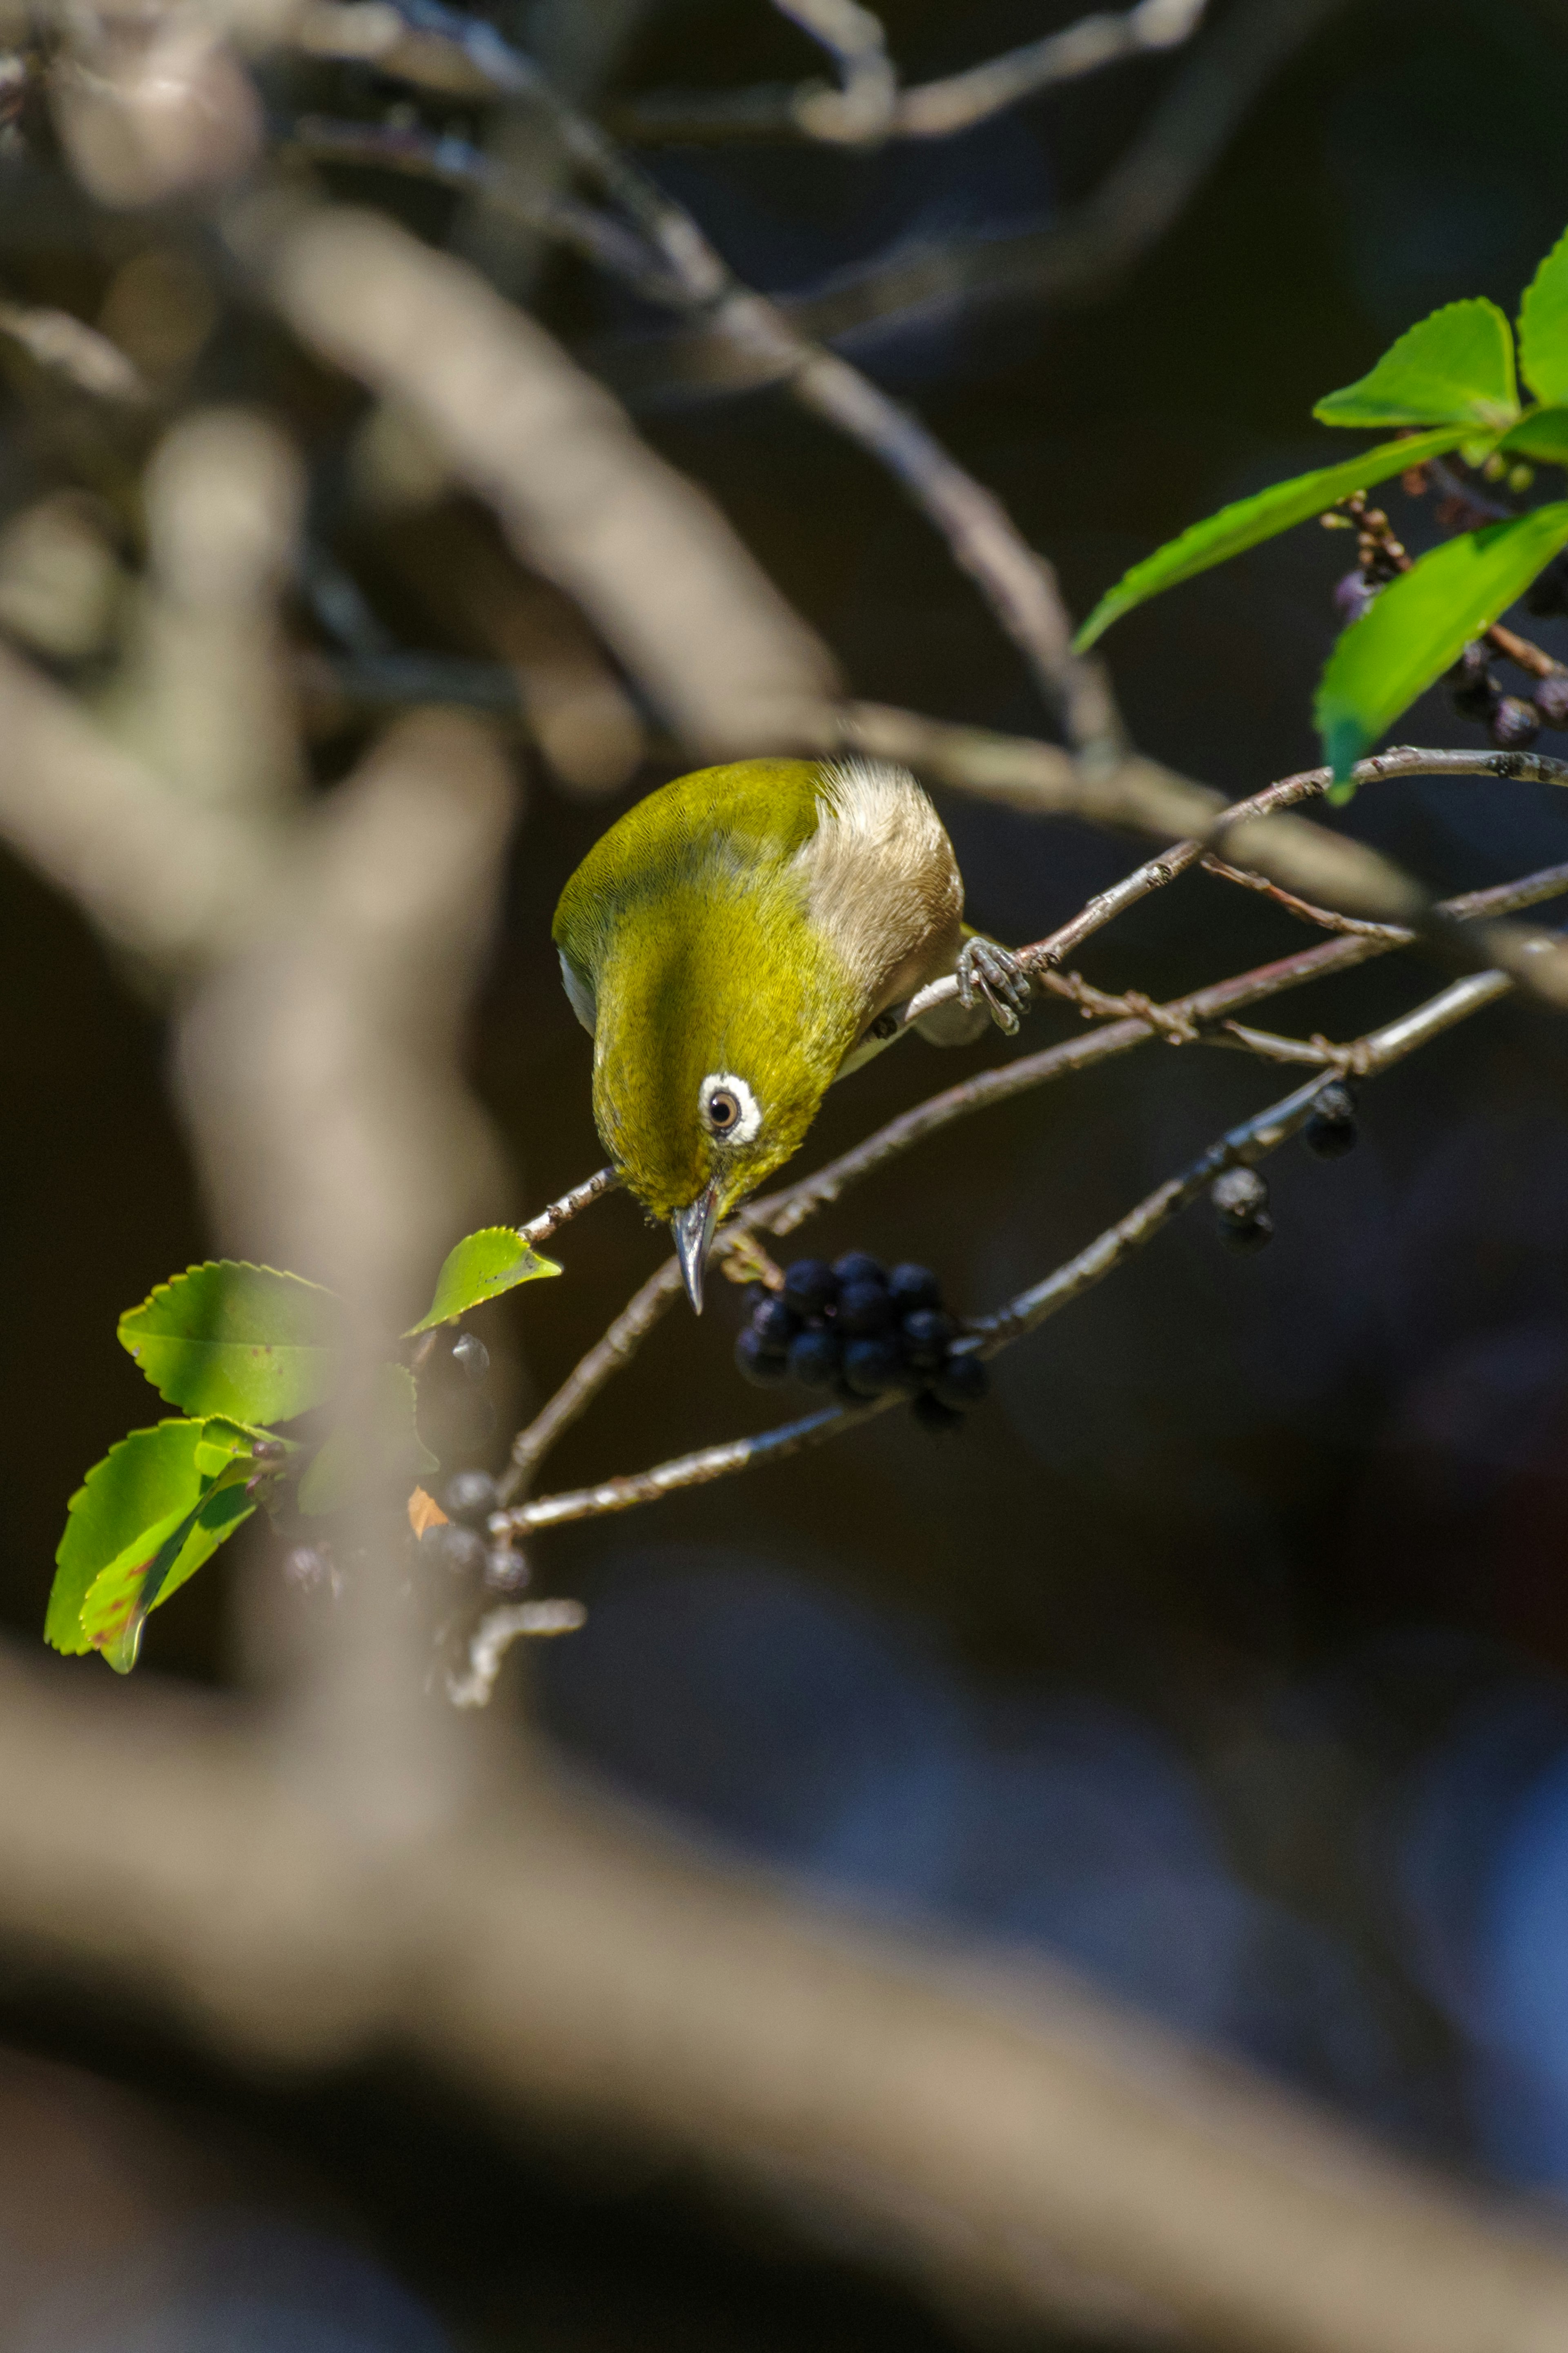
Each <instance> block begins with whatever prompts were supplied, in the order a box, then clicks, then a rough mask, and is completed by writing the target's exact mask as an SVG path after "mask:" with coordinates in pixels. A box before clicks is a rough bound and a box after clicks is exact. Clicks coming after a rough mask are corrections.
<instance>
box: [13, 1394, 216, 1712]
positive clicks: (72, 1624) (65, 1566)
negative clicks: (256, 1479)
mask: <svg viewBox="0 0 1568 2353" xmlns="http://www.w3.org/2000/svg"><path fill="white" fill-rule="evenodd" d="M253 1442H254V1433H252V1432H250V1431H248V1430H242V1429H240V1428H238V1427H237V1425H236V1424H234V1423H231V1422H225V1421H221V1420H216V1419H208V1420H203V1421H161V1422H159V1423H158V1424H157V1425H156V1427H155V1428H153V1429H152V1430H132V1432H131V1434H130V1436H129V1437H128V1438H122V1439H121V1441H120V1443H119V1444H118V1446H111V1447H110V1450H109V1452H108V1453H107V1454H106V1455H105V1456H104V1458H103V1461H101V1462H97V1463H94V1465H93V1467H92V1469H91V1470H90V1471H89V1472H88V1474H87V1478H86V1480H85V1481H84V1482H83V1484H82V1485H81V1486H80V1487H79V1489H78V1490H77V1493H75V1494H74V1495H73V1496H72V1497H71V1499H70V1503H69V1504H68V1507H67V1514H66V1531H65V1534H64V1535H63V1536H62V1537H61V1538H60V1544H59V1549H58V1552H57V1553H56V1555H55V1560H56V1564H57V1566H56V1571H55V1581H54V1585H53V1587H52V1588H51V1590H50V1593H49V1606H48V1614H47V1618H46V1620H45V1624H44V1635H45V1639H46V1641H49V1642H52V1643H53V1645H54V1647H55V1649H56V1650H57V1651H68V1652H76V1651H89V1650H98V1649H101V1650H103V1651H105V1652H106V1654H108V1655H109V1656H110V1663H111V1664H112V1665H115V1666H117V1667H119V1669H120V1671H121V1672H122V1673H123V1672H126V1671H127V1669H129V1667H130V1666H132V1664H133V1663H134V1661H135V1655H136V1648H137V1645H138V1644H139V1642H140V1639H141V1630H142V1621H143V1620H144V1619H145V1618H146V1615H147V1612H148V1610H149V1609H153V1607H154V1606H155V1605H156V1604H157V1603H158V1602H160V1601H166V1600H167V1599H168V1598H169V1596H170V1594H171V1593H173V1592H174V1591H175V1589H176V1588H178V1587H179V1586H182V1585H183V1584H184V1582H185V1579H186V1578H187V1577H190V1576H191V1575H192V1574H193V1573H194V1572H195V1570H196V1569H198V1568H199V1567H201V1565H202V1563H203V1561H204V1560H205V1559H207V1558H208V1556H210V1555H211V1554H212V1553H214V1552H215V1551H216V1549H217V1546H219V1545H220V1544H222V1542H223V1540H224V1538H225V1537H226V1536H227V1535H232V1534H233V1532H234V1529H235V1528H236V1527H237V1526H238V1525H239V1522H240V1520H241V1519H243V1518H245V1517H247V1516H248V1514H249V1513H250V1511H251V1510H253V1509H254V1505H253V1504H251V1502H250V1500H249V1498H248V1497H247V1495H246V1493H245V1492H244V1487H243V1484H242V1483H240V1482H243V1480H244V1479H245V1478H247V1476H248V1475H249V1472H250V1466H251V1448H252V1444H253ZM219 1481H223V1482H225V1483H224V1485H223V1486H221V1487H220V1486H219V1483H218V1482H219ZM228 1482H233V1483H228ZM230 1498H236V1499H237V1500H236V1501H231V1500H230Z"/></svg>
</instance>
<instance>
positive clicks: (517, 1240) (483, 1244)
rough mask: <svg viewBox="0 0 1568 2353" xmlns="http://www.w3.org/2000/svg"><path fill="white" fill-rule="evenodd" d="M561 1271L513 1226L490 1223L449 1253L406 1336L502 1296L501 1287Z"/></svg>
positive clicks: (512, 1286)
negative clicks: (431, 1294)
mask: <svg viewBox="0 0 1568 2353" xmlns="http://www.w3.org/2000/svg"><path fill="white" fill-rule="evenodd" d="M560 1271H561V1269H560V1268H559V1267H558V1266H557V1264H556V1263H555V1261H554V1260H553V1259H552V1258H541V1257H540V1256H539V1253H538V1252H537V1251H536V1250H534V1249H533V1248H532V1246H531V1243H528V1242H525V1241H524V1240H523V1239H522V1236H521V1234H520V1233H519V1232H518V1230H517V1229H516V1227H515V1226H486V1227H485V1228H484V1229H483V1230H482V1231H481V1232H479V1233H477V1234H469V1235H468V1237H467V1239H466V1240H463V1241H460V1242H458V1245H457V1247H456V1249H455V1250H448V1251H447V1256H446V1259H445V1260H444V1261H443V1262H442V1267H441V1271H440V1273H439V1274H438V1275H437V1278H436V1296H435V1298H434V1299H433V1300H432V1301H431V1303H430V1306H429V1310H428V1312H427V1313H426V1314H424V1315H422V1316H421V1317H420V1319H419V1321H418V1323H417V1324H415V1325H414V1326H413V1328H412V1329H411V1330H410V1331H407V1332H405V1334H404V1335H403V1336H404V1338H405V1340H412V1339H413V1338H415V1336H416V1335H417V1334H418V1333H420V1332H428V1331H429V1330H430V1329H431V1328H432V1326H433V1325H435V1324H449V1323H451V1321H452V1319H453V1317H454V1316H456V1315H461V1314H465V1313H466V1311H467V1310H468V1308H470V1307H478V1306H479V1305H480V1304H481V1303H482V1302H483V1301H485V1300H487V1299H499V1297H500V1294H501V1293H502V1292H503V1291H512V1290H515V1288H516V1287H517V1285H518V1284H519V1283H520V1282H535V1281H536V1280H537V1279H538V1277H539V1276H540V1275H542V1274H559V1273H560Z"/></svg>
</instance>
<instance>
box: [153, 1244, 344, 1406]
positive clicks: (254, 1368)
mask: <svg viewBox="0 0 1568 2353" xmlns="http://www.w3.org/2000/svg"><path fill="white" fill-rule="evenodd" d="M119 1336H120V1344H121V1347H123V1348H126V1349H128V1350H129V1351H130V1353H131V1355H132V1356H134V1357H135V1359H136V1362H137V1364H138V1365H139V1366H141V1368H142V1372H143V1373H144V1374H145V1375H146V1377H147V1378H148V1379H149V1380H150V1381H151V1382H152V1384H153V1388H155V1389H156V1390H157V1392H158V1394H159V1396H160V1397H163V1398H168V1400H169V1402H170V1404H171V1405H177V1406H183V1407H184V1409H185V1411H186V1412H187V1413H194V1414H215V1413H218V1414H229V1415H232V1416H233V1417H234V1418H235V1419H237V1420H240V1421H248V1422H273V1421H289V1420H290V1419H292V1418H293V1416H294V1415H295V1414H297V1413H304V1412H306V1411H307V1410H308V1409H310V1407H311V1406H314V1405H320V1404H321V1402H322V1400H323V1399H324V1398H327V1397H329V1396H330V1395H331V1390H332V1388H333V1386H334V1382H335V1380H336V1377H337V1368H338V1351H339V1348H340V1346H341V1343H342V1308H341V1304H340V1303H339V1301H338V1299H337V1298H336V1296H335V1295H334V1293H331V1292H330V1291H325V1290H323V1289H322V1288H321V1284H320V1283H317V1282H305V1281H304V1280H303V1278H302V1277H301V1276H300V1275H297V1274H280V1273H279V1272H278V1271H276V1270H275V1269H274V1268H272V1267H269V1266H247V1265H246V1264H244V1263H243V1262H241V1261H238V1260H235V1259H211V1260H208V1261H207V1262H206V1264H205V1265H204V1266H193V1267H188V1268H187V1269H186V1271H185V1272H184V1274H177V1275H175V1276H174V1278H173V1279H172V1281H170V1282H163V1283H160V1284H159V1286H158V1288H157V1290H156V1291H154V1292H153V1293H152V1295H151V1297H150V1298H147V1299H144V1300H143V1301H142V1304H141V1306H140V1307H132V1308H131V1309H130V1310H129V1311H128V1312H127V1313H126V1314H124V1315H122V1316H121V1319H120V1330H119Z"/></svg>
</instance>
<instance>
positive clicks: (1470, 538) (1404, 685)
mask: <svg viewBox="0 0 1568 2353" xmlns="http://www.w3.org/2000/svg"><path fill="white" fill-rule="evenodd" d="M1564 546H1568V500H1563V501H1558V502H1557V504H1555V505H1553V506H1546V507H1537V508H1536V509H1535V510H1534V512H1533V513H1531V514H1527V515H1521V516H1519V517H1518V518H1517V519H1516V520H1515V521H1514V522H1494V523H1489V524H1488V525H1487V527H1486V529H1485V530H1484V531H1472V532H1467V533H1465V534H1464V536H1463V537H1462V538H1459V539H1451V540H1449V541H1448V542H1447V545H1446V546H1443V547H1435V548H1433V549H1432V550H1431V552H1430V554H1426V555H1424V556H1422V557H1421V559H1420V561H1419V562H1418V563H1417V564H1415V565H1413V566H1412V568H1411V569H1410V571H1408V572H1406V573H1405V574H1403V575H1402V576H1401V577H1400V578H1399V579H1397V580H1394V581H1393V582H1391V583H1390V585H1389V586H1387V587H1386V588H1384V590H1383V591H1382V593H1381V595H1380V596H1378V597H1377V599H1376V601H1375V602H1374V603H1373V606H1372V607H1371V609H1370V610H1369V611H1368V612H1366V613H1364V614H1363V616H1362V617H1361V619H1360V620H1359V621H1353V622H1352V624H1351V626H1350V628H1348V629H1346V630H1345V632H1344V634H1343V636H1342V638H1340V640H1339V642H1338V644H1337V645H1336V646H1335V648H1334V649H1333V652H1332V653H1331V655H1330V657H1329V661H1328V667H1327V669H1326V670H1324V672H1323V676H1322V681H1321V684H1320V686H1319V688H1318V698H1317V702H1316V705H1315V716H1316V718H1317V722H1318V727H1319V731H1320V733H1321V735H1322V738H1323V748H1324V751H1325V753H1326V754H1327V756H1328V758H1329V760H1330V762H1331V765H1332V767H1333V772H1334V779H1335V783H1336V784H1342V782H1343V781H1344V779H1345V778H1346V777H1347V776H1349V774H1350V771H1351V769H1352V767H1353V766H1354V765H1355V763H1356V762H1357V760H1359V759H1360V758H1361V757H1362V756H1363V754H1364V753H1366V752H1369V751H1370V750H1371V749H1372V746H1373V744H1375V743H1376V741H1377V739H1378V737H1379V736H1380V735H1381V734H1382V733H1383V732H1384V728H1386V727H1391V726H1392V725H1393V723H1394V721H1395V720H1396V719H1397V718H1398V716H1399V714H1400V712H1402V711H1405V710H1407V709H1408V708H1409V706H1410V704H1411V703H1413V702H1415V698H1416V696H1417V695H1418V694H1424V693H1425V692H1426V689H1427V688H1428V687H1429V686H1430V685H1432V684H1433V682H1434V681H1436V679H1439V678H1441V677H1442V675H1443V672H1444V671H1445V670H1447V668H1448V667H1449V665H1450V663H1452V662H1454V661H1457V660H1458V657H1459V655H1460V653H1461V652H1462V651H1463V649H1465V647H1466V646H1468V644H1469V642H1470V640H1471V638H1478V637H1479V636H1480V635H1481V633H1482V631H1483V630H1485V629H1489V628H1490V627H1491V625H1492V623H1493V622H1494V621H1495V620H1496V619H1497V617H1498V616H1499V614H1500V613H1504V612H1506V611H1507V610H1508V607H1510V605H1511V604H1512V603H1513V601H1514V599H1515V597H1516V596H1521V595H1522V594H1523V592H1524V590H1525V589H1526V588H1528V587H1529V586H1530V584H1531V581H1532V580H1533V579H1534V578H1535V575H1536V574H1537V573H1538V572H1540V571H1541V569H1542V566H1543V565H1547V564H1549V563H1550V562H1551V560H1552V557H1553V556H1554V555H1555V554H1557V552H1558V550H1559V549H1560V548H1562V547H1564ZM1342 797H1343V796H1342Z"/></svg>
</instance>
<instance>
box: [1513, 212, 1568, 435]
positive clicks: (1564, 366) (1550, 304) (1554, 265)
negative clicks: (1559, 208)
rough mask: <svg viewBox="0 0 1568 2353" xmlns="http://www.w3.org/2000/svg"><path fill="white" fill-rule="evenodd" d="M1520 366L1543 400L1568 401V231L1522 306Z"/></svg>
mask: <svg viewBox="0 0 1568 2353" xmlns="http://www.w3.org/2000/svg"><path fill="white" fill-rule="evenodd" d="M1519 364H1520V366H1521V369H1522V370H1523V372H1524V380H1525V382H1526V384H1528V385H1530V387H1531V390H1532V391H1533V392H1536V393H1539V395H1540V396H1541V398H1542V400H1551V401H1559V400H1561V401H1568V230H1565V231H1564V232H1563V236H1562V237H1559V238H1558V240H1557V242H1556V244H1555V245H1554V246H1553V247H1552V250H1551V252H1550V253H1549V254H1548V255H1547V257H1546V259H1545V260H1544V261H1543V262H1542V265H1541V267H1540V269H1538V270H1537V271H1536V273H1535V275H1534V277H1533V278H1532V279H1531V281H1530V284H1529V285H1528V286H1527V287H1526V288H1525V291H1524V300H1523V301H1522V302H1521V304H1520V306H1519Z"/></svg>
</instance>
